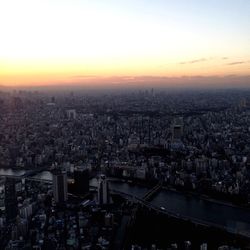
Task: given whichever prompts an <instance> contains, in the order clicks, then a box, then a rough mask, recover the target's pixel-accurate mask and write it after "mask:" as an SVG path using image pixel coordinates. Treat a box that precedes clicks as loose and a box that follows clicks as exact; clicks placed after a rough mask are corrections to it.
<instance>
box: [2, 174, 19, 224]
mask: <svg viewBox="0 0 250 250" xmlns="http://www.w3.org/2000/svg"><path fill="white" fill-rule="evenodd" d="M4 203H5V212H6V221H7V222H10V221H13V220H15V219H16V217H17V197H16V180H15V179H13V178H6V180H5V198H4Z"/></svg>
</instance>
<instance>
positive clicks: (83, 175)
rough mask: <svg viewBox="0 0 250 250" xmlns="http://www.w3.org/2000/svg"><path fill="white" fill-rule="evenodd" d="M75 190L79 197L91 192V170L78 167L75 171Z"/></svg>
mask: <svg viewBox="0 0 250 250" xmlns="http://www.w3.org/2000/svg"><path fill="white" fill-rule="evenodd" d="M74 180H75V183H74V190H75V193H76V194H78V195H84V194H87V193H88V192H89V170H88V169H87V168H80V167H77V168H76V169H75V171H74Z"/></svg>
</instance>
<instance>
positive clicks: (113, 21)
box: [0, 0, 250, 85]
mask: <svg viewBox="0 0 250 250" xmlns="http://www.w3.org/2000/svg"><path fill="white" fill-rule="evenodd" d="M249 13H250V1H249V0H206V1H205V0H171V1H170V0H148V1H146V0H144V1H143V0H123V1H121V0H1V1H0V84H2V85H34V84H39V85H41V84H44V85H46V84H57V83H71V82H73V83H97V82H103V83H104V84H105V83H107V82H108V81H109V82H112V81H114V82H119V81H121V82H123V83H126V82H131V81H135V79H136V80H138V79H139V80H140V81H141V82H144V81H145V82H146V81H147V79H148V78H149V77H150V79H151V80H152V79H164V77H165V78H171V79H172V78H183V77H189V78H190V77H196V78H197V76H202V77H208V78H209V79H214V78H216V77H219V78H221V77H223V78H225V77H227V76H230V77H231V76H232V75H235V76H236V77H241V76H243V77H244V79H246V78H245V77H246V76H249V75H250V18H249V15H250V14H249Z"/></svg>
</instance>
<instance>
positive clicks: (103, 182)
mask: <svg viewBox="0 0 250 250" xmlns="http://www.w3.org/2000/svg"><path fill="white" fill-rule="evenodd" d="M109 202H110V197H109V183H108V181H107V179H106V176H105V175H101V176H100V177H99V182H98V203H99V205H105V204H109Z"/></svg>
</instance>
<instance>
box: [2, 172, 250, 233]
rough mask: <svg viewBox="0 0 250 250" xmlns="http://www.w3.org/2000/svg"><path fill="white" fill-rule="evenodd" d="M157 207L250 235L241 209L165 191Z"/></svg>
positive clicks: (140, 192)
mask: <svg viewBox="0 0 250 250" xmlns="http://www.w3.org/2000/svg"><path fill="white" fill-rule="evenodd" d="M24 173H25V171H24V170H20V171H19V170H11V169H7V170H5V169H0V175H1V174H5V175H19V176H20V175H22V174H24ZM34 178H40V179H45V180H52V175H51V173H50V172H48V171H43V172H41V173H39V174H36V175H35V176H34ZM90 185H92V186H97V179H95V178H93V179H91V180H90ZM110 188H111V189H114V190H117V191H121V192H124V193H128V194H132V195H134V196H136V197H139V198H142V197H143V196H144V194H145V193H146V192H147V191H148V190H149V189H148V188H146V187H142V186H138V185H133V184H129V183H126V182H117V181H115V182H113V181H111V182H110ZM151 203H152V204H153V205H154V206H156V207H165V209H166V210H167V211H169V212H173V213H178V214H179V215H180V216H184V217H191V218H194V219H197V220H201V221H204V222H209V223H214V224H217V225H219V226H223V227H227V228H228V229H230V230H233V231H243V232H244V231H245V232H248V233H250V211H249V210H246V209H242V208H239V207H233V206H227V205H224V204H219V203H215V202H212V201H208V200H203V199H200V198H198V197H194V196H186V195H184V194H181V193H178V192H174V191H168V190H161V191H160V192H159V193H158V194H157V195H156V196H155V197H154V198H153V200H152V201H151Z"/></svg>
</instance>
